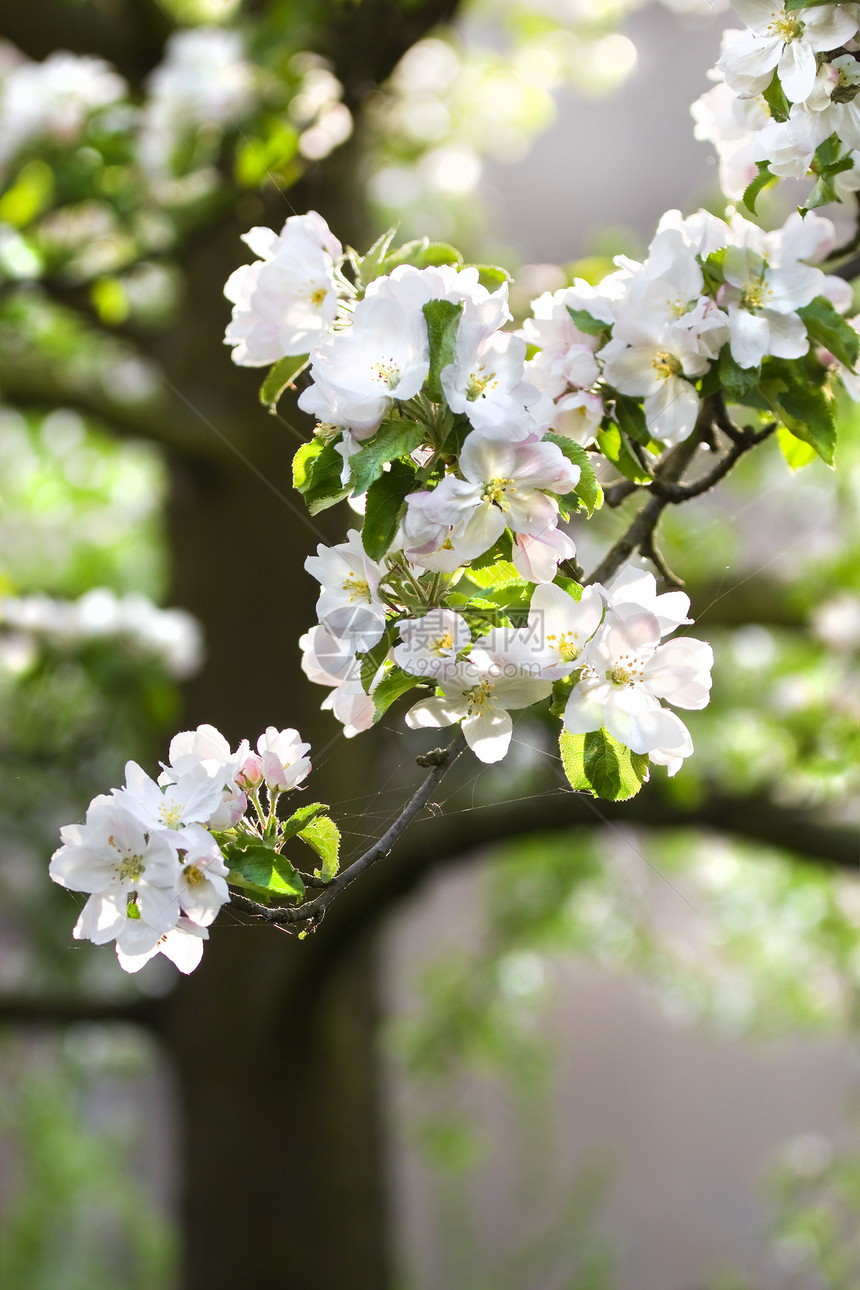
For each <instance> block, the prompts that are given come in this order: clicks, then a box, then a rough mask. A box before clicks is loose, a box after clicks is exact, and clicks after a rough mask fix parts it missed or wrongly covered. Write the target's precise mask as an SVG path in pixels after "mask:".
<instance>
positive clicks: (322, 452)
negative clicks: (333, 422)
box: [293, 438, 349, 515]
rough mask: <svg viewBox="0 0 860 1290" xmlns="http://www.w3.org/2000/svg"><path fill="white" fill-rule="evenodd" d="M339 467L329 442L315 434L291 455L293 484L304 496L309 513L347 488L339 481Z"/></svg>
mask: <svg viewBox="0 0 860 1290" xmlns="http://www.w3.org/2000/svg"><path fill="white" fill-rule="evenodd" d="M342 470H343V458H342V457H341V455H340V453H339V452H338V451H337V449H336V448H335V446H334V444H333V443H324V442H323V440H322V439H320V438H315V439H311V441H310V443H303V444H302V446H301V448H299V450H298V452H297V453H296V455H295V457H293V487H294V488H296V489H298V491H299V492H300V493H301V494H302V496H303V497H304V499H305V502H306V503H307V507H308V510H309V511H310V513H311V515H317V514H319V512H320V511H324V510H326V509H327V508H328V507H329V506H334V505H335V503H336V502H339V501H341V499H342V498H344V497H346V496H348V494H349V489H348V488H344V486H343V484H342V483H341V482H340V476H341V472H342Z"/></svg>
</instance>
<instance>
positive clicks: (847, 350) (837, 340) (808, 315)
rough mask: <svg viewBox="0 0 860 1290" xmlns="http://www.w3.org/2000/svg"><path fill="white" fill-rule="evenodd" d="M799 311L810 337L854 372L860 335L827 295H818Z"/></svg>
mask: <svg viewBox="0 0 860 1290" xmlns="http://www.w3.org/2000/svg"><path fill="white" fill-rule="evenodd" d="M797 312H798V313H799V314H800V316H801V318H802V319H803V321H804V322H805V323H806V330H807V331H808V332H809V339H810V340H814V341H816V342H817V343H818V344H819V345H823V346H824V348H825V349H828V350H829V351H830V353H831V354H832V355H833V357H834V358H837V359H838V360H839V362H840V363H844V365H845V366H846V367H847V368H849V369H850V370H851V371H852V372H853V371H854V369H855V367H856V365H857V359H858V357H860V336H858V334H857V332H856V331H855V330H854V328H853V327H852V326H851V324H850V323H848V322H846V320H845V319H844V318H843V317H842V315H841V314H839V313H837V312H836V310H835V309H834V308H833V305H832V304H831V303H830V301H829V300H828V299H827V297H826V296H816V297H815V299H814V300H813V301H812V303H811V304H809V305H804V307H803V308H802V309H798V311H797Z"/></svg>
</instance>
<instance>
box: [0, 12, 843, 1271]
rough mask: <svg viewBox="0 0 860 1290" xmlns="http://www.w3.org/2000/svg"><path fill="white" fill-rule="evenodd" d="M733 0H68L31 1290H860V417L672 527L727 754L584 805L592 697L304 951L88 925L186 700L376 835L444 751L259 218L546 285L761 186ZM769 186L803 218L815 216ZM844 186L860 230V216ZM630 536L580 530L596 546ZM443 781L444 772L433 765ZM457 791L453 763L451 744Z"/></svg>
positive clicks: (14, 118) (6, 1084)
mask: <svg viewBox="0 0 860 1290" xmlns="http://www.w3.org/2000/svg"><path fill="white" fill-rule="evenodd" d="M731 21H732V19H731V15H730V13H729V11H728V10H726V9H724V8H720V6H719V5H710V4H708V3H704V2H703V3H698V0H676V3H673V4H671V5H669V4H664V5H654V4H651V5H648V4H640V3H629V2H628V0H619V2H618V3H613V4H607V3H604V2H603V0H460V2H459V3H458V2H457V0H292V2H287V0H281V2H280V3H279V2H278V0H256V2H255V0H246V2H245V3H240V2H239V0H31V2H30V3H28V4H26V5H23V4H19V5H15V6H10V11H9V12H7V13H6V14H5V16H4V18H3V22H2V33H0V34H2V36H3V38H4V43H3V44H2V45H0V70H2V75H3V88H2V91H0V172H2V175H0V178H2V193H0V226H2V228H0V231H2V244H0V267H2V271H3V274H4V279H5V289H4V293H3V299H2V306H0V336H2V343H3V350H4V407H3V409H2V412H0V444H2V456H0V460H2V473H1V474H0V481H2V482H0V498H2V505H0V716H2V719H0V760H2V766H3V771H4V775H3V784H4V792H3V795H2V799H0V812H2V829H0V839H2V841H0V892H2V913H0V949H2V955H0V1021H2V1023H3V1025H2V1040H0V1090H2V1096H0V1108H2V1109H0V1127H2V1153H3V1154H2V1171H0V1280H2V1284H3V1286H4V1290H203V1288H204V1287H205V1290H222V1288H223V1290H227V1288H228V1287H229V1288H230V1290H234V1288H235V1287H237V1286H247V1287H249V1288H250V1290H270V1288H271V1290H275V1288H277V1290H316V1288H317V1287H320V1290H340V1288H341V1287H344V1288H346V1287H349V1290H389V1287H392V1288H393V1287H398V1288H402V1290H819V1287H820V1288H822V1290H824V1288H826V1290H853V1288H854V1287H855V1286H856V1285H857V1283H858V1277H860V1265H858V1259H860V1253H858V1249H857V1244H856V1217H857V1212H858V1205H860V1168H858V1164H857V1138H858V1130H857V1094H858V1079H860V1065H858V1049H857V1022H858V987H860V881H858V872H857V870H858V863H857V861H858V846H857V834H856V804H857V781H858V770H857V764H858V755H857V754H858V735H857V728H858V715H860V690H858V679H857V676H858V673H857V654H858V647H860V594H858V581H860V580H858V554H857V553H858V522H857V515H858V508H857V501H858V496H857V494H858V485H857V480H858V474H857V462H858V453H860V449H858V442H857V432H858V417H857V415H856V414H855V412H854V411H853V409H852V406H851V405H850V404H846V406H845V408H844V410H843V418H842V422H843V423H842V431H841V448H840V459H839V469H838V471H837V472H831V471H828V470H827V469H826V468H825V467H824V466H823V465H822V463H820V462H818V461H816V462H814V463H812V464H809V465H807V466H805V467H804V468H803V469H802V470H798V471H795V472H792V471H791V470H790V469H789V468H788V466H787V465H786V463H785V461H784V460H783V459H782V457H781V456H780V453H779V450H778V447H777V445H776V444H775V443H771V442H768V443H767V444H766V445H765V446H764V448H763V449H762V450H760V451H759V452H758V453H757V454H756V455H754V456H753V457H752V458H748V459H745V461H744V462H743V463H742V466H741V468H739V469H738V470H737V471H736V472H735V474H734V475H733V476H732V479H731V481H729V482H728V483H727V484H725V485H723V486H721V487H720V489H719V490H718V491H717V493H715V494H714V495H712V496H709V497H706V498H701V499H698V500H697V501H696V502H694V503H693V504H691V505H689V506H688V507H686V508H676V511H675V513H673V514H671V515H669V516H667V519H666V523H665V528H664V538H665V543H664V545H665V551H666V555H667V558H668V561H669V564H670V565H671V566H672V567H674V568H676V569H677V570H678V571H679V572H680V573H681V574H682V575H683V577H684V578H685V579H686V581H687V587H688V591H689V592H690V594H691V596H692V600H693V613H694V615H695V616H696V618H697V620H698V624H699V625H698V626H697V632H698V633H699V634H700V635H702V636H705V637H707V638H708V639H711V640H712V641H713V643H714V646H715V650H716V654H717V668H716V672H715V689H714V700H713V703H712V705H711V707H710V708H709V709H707V710H706V711H705V712H702V713H696V714H692V719H691V722H690V724H691V727H692V730H693V735H694V739H695V741H696V745H697V754H696V756H695V757H694V758H693V759H692V760H691V761H690V762H689V763H688V764H687V765H686V766H685V767H684V769H683V770H682V771H681V772H680V773H679V775H678V776H677V778H676V779H675V780H673V781H668V780H666V778H665V776H663V775H662V774H661V773H660V772H658V773H657V774H656V775H655V776H654V780H653V782H652V783H651V784H650V785H649V786H648V789H647V790H646V791H645V792H643V793H642V794H641V795H640V797H639V798H637V799H636V800H635V801H634V802H633V803H630V804H627V805H626V806H623V807H610V806H609V805H608V804H605V803H600V804H599V806H600V809H599V810H597V809H592V808H591V807H589V806H588V805H587V804H585V803H583V802H575V803H572V802H571V798H570V796H569V794H566V793H565V792H564V791H563V780H562V778H561V777H560V771H559V766H558V760H557V757H556V755H555V751H554V747H553V734H552V731H551V729H550V727H549V725H548V724H547V725H544V724H543V723H542V722H541V720H540V719H539V718H537V717H529V718H526V719H523V720H522V721H521V722H520V723H519V725H518V727H517V732H516V739H515V743H514V746H513V751H512V754H511V756H510V757H509V759H508V760H507V761H506V762H505V763H504V764H503V766H501V767H489V768H485V767H477V768H476V765H475V763H474V762H473V763H471V764H470V765H467V766H464V767H463V769H462V772H461V774H460V778H459V780H458V781H456V782H454V783H452V784H451V785H450V787H449V781H446V785H445V793H444V796H443V797H440V804H441V806H442V809H441V810H440V811H439V812H437V813H434V814H433V815H432V816H430V817H428V818H427V820H426V821H422V822H421V823H420V824H419V825H416V826H415V827H414V828H413V831H412V833H411V834H410V835H407V837H406V838H405V839H404V842H403V843H402V844H401V847H400V849H399V851H398V853H397V854H396V855H395V856H393V857H392V858H391V861H390V862H388V863H387V864H386V865H383V866H379V868H378V869H377V870H374V872H373V874H372V875H368V878H367V880H366V881H365V882H364V883H363V884H358V885H357V887H358V889H356V888H352V889H350V892H349V893H348V894H347V896H345V897H344V898H343V899H342V901H341V902H339V903H338V906H336V907H335V908H334V909H333V910H332V912H331V914H330V915H329V917H328V918H327V920H326V923H325V926H324V927H323V929H322V930H321V932H320V933H318V934H317V935H315V936H314V937H313V938H311V939H310V940H308V941H306V942H303V943H302V944H299V943H297V942H296V941H295V940H293V939H291V938H288V937H287V936H285V935H283V934H281V933H278V932H276V931H274V930H271V929H266V928H258V927H250V926H247V925H245V924H244V923H243V922H242V920H241V919H239V918H237V917H235V916H231V915H230V913H229V909H228V910H226V911H225V913H224V914H222V916H221V918H220V919H219V923H218V926H217V927H216V929H215V931H214V934H213V938H212V943H211V945H210V946H209V948H208V950H207V953H206V955H205V957H204V962H203V964H202V966H201V967H200V969H199V970H198V971H197V972H196V973H194V974H193V976H192V977H190V978H188V979H185V978H180V977H178V974H177V973H176V972H175V971H174V970H173V968H172V967H171V965H170V964H168V963H166V962H165V961H162V960H160V959H159V960H156V961H154V962H152V963H151V964H149V965H148V966H147V967H146V968H145V969H144V970H143V971H142V972H141V973H140V974H139V976H136V977H134V978H128V977H126V976H125V975H124V974H123V973H122V972H121V971H120V970H119V968H118V967H117V965H116V963H115V960H114V958H113V956H112V954H111V953H110V951H109V950H103V949H102V950H99V949H96V948H95V947H93V946H91V945H88V944H80V945H79V944H76V943H74V942H72V940H71V935H70V932H71V926H72V924H73V921H74V918H75V917H76V912H77V907H78V906H77V903H76V899H75V898H74V897H73V896H72V895H71V894H70V893H68V892H65V891H61V890H59V889H57V888H55V887H53V886H52V885H51V884H50V882H49V881H48V879H47V861H48V858H49V856H50V854H51V851H52V850H53V849H54V847H55V845H56V836H57V829H58V827H59V826H60V825H61V824H63V823H68V822H70V821H72V820H76V819H80V818H82V816H83V813H84V810H85V808H86V803H87V802H88V801H89V799H90V798H91V797H92V796H93V795H94V794H95V793H96V792H100V791H104V790H105V789H106V788H107V787H108V786H109V785H111V784H116V783H119V782H120V781H121V778H122V774H123V765H124V763H125V761H126V760H127V759H128V758H129V757H135V758H136V759H138V760H140V761H141V762H143V764H144V765H146V766H148V767H149V768H150V769H153V768H154V766H155V764H156V762H157V760H158V758H159V757H161V756H164V754H165V751H166V743H167V740H168V738H169V736H170V734H172V733H173V732H174V731H175V730H177V729H183V728H188V727H193V726H194V725H196V724H197V723H198V722H203V721H206V722H211V723H213V724H215V725H216V726H218V727H219V728H220V729H221V730H222V731H223V732H224V733H225V734H226V735H227V736H228V738H230V739H231V741H232V742H234V743H235V742H236V741H238V739H240V738H241V737H252V738H255V737H256V735H257V733H258V732H259V731H260V730H262V729H263V728H264V727H265V726H267V725H269V724H275V725H277V726H278V727H279V728H280V727H284V726H296V727H298V728H299V729H300V730H301V732H302V735H303V737H304V738H309V739H310V740H311V741H312V743H313V747H314V753H315V759H314V761H315V769H314V779H315V781H316V783H315V792H316V795H318V796H320V797H324V798H326V800H329V801H331V802H332V803H333V806H334V811H335V815H336V817H337V818H338V819H339V820H340V822H341V825H342V828H343V831H344V834H345V838H346V842H347V848H348V851H349V852H355V853H358V852H360V850H361V849H362V848H363V843H364V842H365V840H366V839H367V838H368V837H370V836H376V835H378V833H379V832H381V831H382V829H383V828H384V827H385V825H386V823H387V822H388V821H389V820H390V819H391V818H392V816H393V815H394V814H396V812H397V809H398V805H399V803H400V802H401V801H402V800H403V797H404V796H405V794H406V792H407V791H408V785H409V784H410V783H411V782H412V778H413V775H412V771H411V770H410V763H411V756H412V751H413V744H412V743H411V742H410V740H411V739H412V736H409V735H407V732H406V731H405V730H404V728H403V726H402V720H401V717H402V714H401V713H400V711H399V710H398V709H397V708H394V709H392V711H391V712H390V713H389V714H388V718H387V719H386V721H385V722H384V723H383V724H384V729H379V728H377V729H376V730H375V731H374V732H372V733H370V734H366V735H363V736H360V737H359V738H358V739H356V740H354V741H351V742H350V741H346V740H344V739H343V737H342V736H341V735H340V733H339V728H338V727H337V726H336V723H335V722H334V721H333V719H332V718H331V717H330V716H328V715H327V714H324V713H320V712H319V710H318V705H319V702H320V698H321V693H320V691H318V690H316V689H315V688H314V687H313V686H311V685H310V684H309V683H308V682H307V681H306V679H305V678H304V676H303V674H302V673H301V672H300V669H299V665H298V660H299V651H298V646H297V638H298V636H299V635H300V634H301V633H302V632H303V631H304V630H306V628H307V627H308V626H309V625H310V624H311V623H312V622H313V621H314V618H315V615H314V599H315V591H316V587H315V584H314V583H313V582H312V580H311V579H310V578H308V577H307V575H305V574H304V572H303V569H302V563H303V560H304V558H305V556H306V555H307V554H308V553H309V552H311V551H312V550H313V548H314V546H315V544H316V543H317V541H319V540H326V541H328V542H332V541H337V540H340V539H341V538H342V536H343V533H344V530H345V528H346V527H347V520H346V519H345V518H344V516H343V515H342V514H341V513H340V510H335V511H333V512H332V511H329V512H326V513H325V514H324V515H322V516H318V517H316V519H315V520H314V521H313V523H312V524H310V523H309V522H308V519H307V517H306V516H305V515H304V512H303V509H302V507H301V504H300V502H299V499H298V498H296V499H295V502H294V501H293V498H292V497H291V495H290V484H289V481H290V459H291V456H292V453H293V452H294V450H295V447H296V446H297V444H298V442H299V441H300V440H301V439H302V438H303V437H306V436H307V435H308V434H309V432H310V429H311V427H310V425H309V424H306V421H305V419H303V418H302V416H301V414H300V413H298V411H297V410H295V409H294V408H291V407H289V406H288V405H287V404H286V403H284V404H282V405H281V409H280V412H281V415H280V416H279V417H277V418H272V417H271V416H269V415H268V414H266V413H265V412H264V411H263V410H262V408H260V407H259V404H258V402H257V396H256V385H257V376H258V375H259V374H257V375H256V376H255V374H254V373H253V372H249V371H247V370H237V369H236V368H235V367H233V366H232V365H231V363H230V360H229V354H228V351H227V350H226V349H224V347H223V345H222V337H223V330H224V327H225V325H226V322H227V320H228V317H229V308H228V305H227V303H226V301H225V300H224V298H223V295H222V289H223V284H224V282H225V281H226V279H227V277H228V275H229V273H230V272H231V271H232V270H233V269H234V268H235V267H236V266H237V265H238V264H240V263H242V262H244V261H245V260H247V259H248V258H249V256H248V252H247V250H246V248H245V247H244V246H243V244H242V243H241V242H240V240H239V236H240V234H241V233H242V232H244V231H245V230H246V229H247V228H249V227H250V226H252V225H255V224H269V225H271V226H273V227H275V228H279V227H280V226H281V224H282V223H283V221H284V219H285V218H286V217H287V216H288V215H290V214H292V213H294V212H301V211H304V210H306V209H309V208H315V209H317V210H319V211H320V212H321V213H322V214H323V215H324V216H325V217H326V219H327V220H328V221H329V223H330V225H331V227H332V229H333V230H334V232H335V233H336V235H337V236H338V237H340V238H341V239H342V240H344V241H349V242H351V243H352V244H353V245H355V246H356V247H357V248H358V249H360V250H361V249H364V248H365V247H366V246H367V245H369V243H370V242H371V241H372V240H373V239H374V238H375V237H376V236H377V235H378V234H379V232H381V231H382V230H383V229H384V228H385V227H387V226H388V225H390V224H391V223H394V222H398V223H399V225H400V230H401V233H402V235H403V236H404V237H407V236H420V235H423V234H428V235H430V236H432V237H434V238H445V239H447V240H451V241H454V242H455V243H456V244H457V245H458V246H460V247H461V248H462V250H463V251H464V253H465V254H466V256H467V258H470V259H474V260H476V261H480V262H488V261H491V262H497V263H500V264H503V265H504V266H505V267H506V268H508V269H509V270H510V271H512V272H514V273H515V275H516V282H517V286H516V288H515V289H514V291H513V299H514V303H515V306H516V308H517V309H518V310H519V313H520V316H522V314H524V313H526V312H527V311H528V301H529V299H530V298H531V297H533V296H534V295H536V294H538V293H539V292H540V291H542V290H546V289H554V288H555V287H557V286H561V285H563V284H564V283H565V282H566V281H568V279H569V277H570V276H571V275H572V274H574V273H578V274H580V275H583V276H588V277H594V276H595V275H599V274H600V273H602V272H604V271H605V270H606V269H607V268H608V267H609V264H610V261H609V257H611V256H612V255H614V254H616V253H619V252H623V253H626V254H632V255H638V254H641V253H642V252H644V248H645V246H646V245H647V242H648V240H649V238H650V236H651V233H652V231H653V227H654V225H655V223H656V220H657V219H658V218H659V215H660V214H661V213H662V211H663V210H664V209H666V208H668V207H671V206H680V207H681V208H683V209H684V210H685V211H689V210H692V209H694V208H695V207H696V206H698V205H700V204H705V205H708V206H710V207H711V208H712V209H721V207H720V200H721V199H720V197H719V193H718V190H717V184H716V166H715V162H714V158H713V156H712V155H711V152H710V149H709V148H708V147H707V146H706V145H704V144H701V143H697V142H695V140H694V139H693V137H692V122H691V120H690V118H689V115H688V109H689V103H690V102H691V101H692V99H693V98H695V97H696V96H697V95H698V94H700V93H702V92H703V91H704V90H705V89H706V88H707V87H708V81H707V78H706V71H707V68H708V67H709V66H711V65H712V64H713V62H714V61H715V59H716V57H717V53H718V47H719V34H720V30H721V28H722V27H723V26H725V25H727V24H730V23H731ZM764 210H765V218H768V217H769V216H770V217H772V218H774V219H781V218H782V217H783V214H784V211H783V212H782V213H781V212H780V210H779V209H778V208H777V207H776V206H774V207H772V208H771V209H770V210H768V209H767V207H765V208H764ZM839 218H842V219H844V215H839ZM623 524H624V514H621V515H619V514H617V513H614V514H613V515H611V516H610V515H607V516H605V517H604V516H601V517H599V518H598V520H597V521H596V522H595V523H593V524H592V525H590V526H589V532H588V533H582V534H580V533H577V534H576V538H577V542H578V545H579V550H580V558H581V559H583V561H584V563H586V564H588V563H589V562H590V561H591V560H593V558H594V557H595V555H596V553H597V552H598V551H599V550H600V549H601V547H605V545H606V543H607V542H609V541H611V540H612V536H613V535H614V534H615V532H616V531H617V530H619V529H620V528H621V527H622V525H623ZM413 769H414V768H413ZM451 778H452V779H453V778H454V777H453V776H452V777H451Z"/></svg>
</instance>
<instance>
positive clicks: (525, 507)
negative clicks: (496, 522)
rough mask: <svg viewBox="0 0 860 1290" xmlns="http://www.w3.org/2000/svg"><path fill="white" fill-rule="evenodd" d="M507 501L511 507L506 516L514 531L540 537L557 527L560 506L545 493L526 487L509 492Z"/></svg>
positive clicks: (509, 525)
mask: <svg viewBox="0 0 860 1290" xmlns="http://www.w3.org/2000/svg"><path fill="white" fill-rule="evenodd" d="M507 501H508V504H509V507H510V509H509V510H508V511H506V512H505V518H506V520H507V523H508V527H509V528H510V529H511V530H512V531H513V532H514V533H528V534H529V535H530V536H531V537H540V536H541V535H542V534H543V533H547V534H549V533H552V532H553V531H554V529H555V528H556V525H557V523H558V506H557V504H556V502H555V501H554V500H553V499H552V498H551V497H547V496H546V494H545V493H538V492H536V491H535V490H534V489H528V488H526V489H523V490H518V491H517V492H515V493H514V492H509V493H508V494H507ZM484 549H485V550H486V548H484Z"/></svg>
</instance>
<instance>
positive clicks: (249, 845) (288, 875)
mask: <svg viewBox="0 0 860 1290" xmlns="http://www.w3.org/2000/svg"><path fill="white" fill-rule="evenodd" d="M310 827H311V828H312V827H313V825H311V826H310ZM222 854H223V856H224V863H225V864H226V865H227V868H228V869H229V870H230V878H229V881H230V882H232V883H234V884H236V885H238V886H240V887H248V888H250V889H251V890H252V891H257V892H261V893H262V894H263V895H266V896H297V897H301V896H303V895H304V894H305V884H304V883H303V882H302V876H301V874H300V873H299V872H298V870H297V869H295V868H293V866H292V865H291V864H290V862H289V860H287V859H286V858H285V857H284V856H282V855H281V854H280V853H279V852H277V851H275V850H274V848H273V847H270V846H267V845H266V843H265V842H263V841H262V840H256V839H252V840H250V841H248V842H231V843H230V844H229V845H228V846H226V847H224V848H223V852H222Z"/></svg>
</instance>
